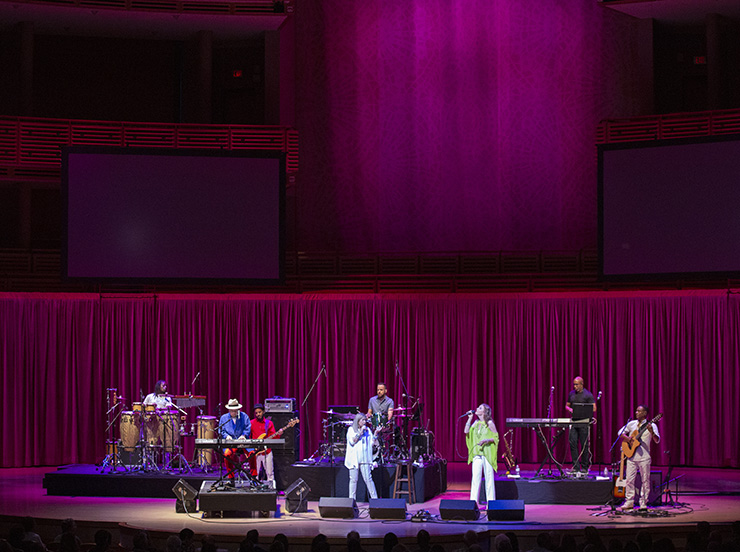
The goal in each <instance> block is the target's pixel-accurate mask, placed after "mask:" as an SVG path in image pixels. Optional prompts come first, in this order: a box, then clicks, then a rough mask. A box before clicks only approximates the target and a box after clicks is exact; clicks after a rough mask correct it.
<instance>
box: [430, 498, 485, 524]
mask: <svg viewBox="0 0 740 552" xmlns="http://www.w3.org/2000/svg"><path fill="white" fill-rule="evenodd" d="M439 515H440V517H441V518H442V519H464V520H466V521H467V520H473V521H474V520H477V519H479V518H480V510H478V503H477V502H476V501H475V500H449V499H443V500H440V501H439Z"/></svg>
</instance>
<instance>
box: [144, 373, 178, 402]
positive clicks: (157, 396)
mask: <svg viewBox="0 0 740 552" xmlns="http://www.w3.org/2000/svg"><path fill="white" fill-rule="evenodd" d="M149 404H153V405H154V406H155V408H169V407H170V406H171V405H172V399H171V398H170V395H168V394H167V382H166V381H164V380H159V381H158V382H157V383H155V384H154V392H152V393H149V394H148V395H147V396H146V397H144V406H146V405H149Z"/></svg>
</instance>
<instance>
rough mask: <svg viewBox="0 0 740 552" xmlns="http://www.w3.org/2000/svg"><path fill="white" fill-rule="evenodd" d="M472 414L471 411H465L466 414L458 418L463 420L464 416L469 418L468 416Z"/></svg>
mask: <svg viewBox="0 0 740 552" xmlns="http://www.w3.org/2000/svg"><path fill="white" fill-rule="evenodd" d="M472 413H473V411H472V410H468V411H467V412H466V413H465V414H463V415H462V416H460V417H461V418H464V417H465V416H470V415H471V414H472Z"/></svg>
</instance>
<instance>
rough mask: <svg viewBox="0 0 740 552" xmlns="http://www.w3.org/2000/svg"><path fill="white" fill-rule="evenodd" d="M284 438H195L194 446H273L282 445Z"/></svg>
mask: <svg viewBox="0 0 740 552" xmlns="http://www.w3.org/2000/svg"><path fill="white" fill-rule="evenodd" d="M284 444H285V439H244V440H241V441H229V440H228V439H196V440H195V448H216V447H218V448H252V447H259V446H262V447H274V446H275V445H284Z"/></svg>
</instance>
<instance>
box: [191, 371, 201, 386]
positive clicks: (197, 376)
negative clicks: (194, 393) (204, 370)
mask: <svg viewBox="0 0 740 552" xmlns="http://www.w3.org/2000/svg"><path fill="white" fill-rule="evenodd" d="M199 377H200V370H199V371H198V373H197V374H195V377H194V378H193V381H192V383H191V384H190V388H191V389H192V388H193V385H195V380H197V379H198V378H199Z"/></svg>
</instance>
